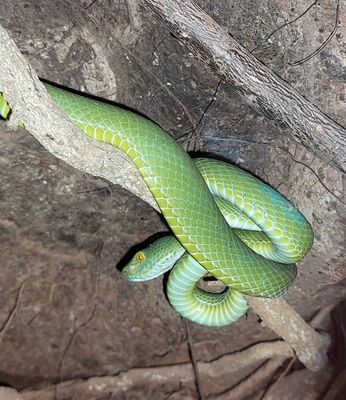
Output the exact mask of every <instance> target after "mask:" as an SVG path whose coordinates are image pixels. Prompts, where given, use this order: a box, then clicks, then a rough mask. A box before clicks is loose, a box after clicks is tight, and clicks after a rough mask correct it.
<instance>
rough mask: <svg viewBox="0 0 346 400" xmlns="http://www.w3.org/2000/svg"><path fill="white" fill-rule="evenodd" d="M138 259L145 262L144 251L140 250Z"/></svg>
mask: <svg viewBox="0 0 346 400" xmlns="http://www.w3.org/2000/svg"><path fill="white" fill-rule="evenodd" d="M136 260H137V261H138V262H143V261H144V260H145V254H144V253H143V252H142V251H139V252H138V253H137V254H136Z"/></svg>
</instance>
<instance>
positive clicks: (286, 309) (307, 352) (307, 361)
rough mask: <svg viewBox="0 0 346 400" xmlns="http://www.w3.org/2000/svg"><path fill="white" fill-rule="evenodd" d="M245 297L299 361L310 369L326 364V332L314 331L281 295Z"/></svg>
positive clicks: (314, 369)
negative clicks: (278, 296) (276, 297)
mask: <svg viewBox="0 0 346 400" xmlns="http://www.w3.org/2000/svg"><path fill="white" fill-rule="evenodd" d="M247 301H248V303H249V305H250V307H251V308H252V309H253V311H254V312H255V313H257V314H258V315H260V317H261V319H262V321H263V322H264V323H265V325H266V326H267V327H268V328H270V329H272V330H273V331H274V332H275V333H276V334H278V335H279V336H281V337H282V338H283V339H284V340H285V341H286V342H287V343H288V344H289V345H290V346H291V347H292V348H293V349H294V351H295V353H296V356H297V357H298V359H299V361H301V362H302V363H303V364H304V365H305V366H306V367H307V368H308V369H309V370H310V371H318V370H319V369H321V368H322V367H324V366H325V365H326V364H327V361H328V360H327V356H326V351H327V348H328V347H329V345H330V338H329V336H328V335H326V334H324V335H320V334H319V333H317V332H316V331H315V330H314V329H313V328H312V327H311V326H310V325H309V324H307V323H306V322H305V321H304V320H303V318H302V317H301V316H300V315H299V314H298V313H296V312H295V311H294V310H293V308H292V307H290V306H289V305H288V304H287V303H286V301H285V300H284V299H281V298H278V299H263V298H255V297H250V296H247Z"/></svg>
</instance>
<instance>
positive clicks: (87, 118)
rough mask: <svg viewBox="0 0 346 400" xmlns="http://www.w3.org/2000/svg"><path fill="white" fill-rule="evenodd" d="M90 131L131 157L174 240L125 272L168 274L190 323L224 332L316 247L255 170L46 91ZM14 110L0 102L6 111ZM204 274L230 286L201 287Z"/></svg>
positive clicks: (284, 283) (132, 276) (300, 220)
mask: <svg viewBox="0 0 346 400" xmlns="http://www.w3.org/2000/svg"><path fill="white" fill-rule="evenodd" d="M45 87H46V89H47V91H48V93H49V94H50V96H51V97H52V98H53V100H54V101H55V102H56V103H57V104H58V105H59V106H60V107H61V108H62V109H63V111H64V112H65V113H66V114H67V115H68V116H69V118H70V119H71V121H72V122H73V123H74V124H75V125H77V126H78V127H79V128H80V129H81V130H82V131H84V132H85V133H86V134H87V135H89V136H91V137H93V138H95V139H96V140H99V141H103V142H106V143H110V144H112V145H114V146H116V147H117V148H119V149H121V150H122V151H123V152H125V153H126V154H127V155H128V156H129V157H130V158H131V159H132V161H133V163H134V164H135V166H136V167H137V168H138V170H139V171H140V173H141V175H142V177H143V179H144V180H145V182H146V184H147V185H148V187H149V189H150V191H151V193H152V194H153V196H154V198H155V199H156V202H157V204H158V206H159V207H160V210H161V212H162V214H163V216H164V218H165V220H166V221H167V224H168V225H169V227H170V229H171V230H172V232H173V234H174V236H167V237H163V238H160V239H159V240H157V241H156V242H154V243H153V244H151V245H150V246H149V247H147V248H145V249H143V250H141V251H139V252H137V253H136V254H135V256H134V257H133V259H132V260H131V261H130V262H129V263H128V265H127V266H126V267H125V268H124V269H123V275H124V276H125V277H126V278H127V279H128V280H130V281H144V280H148V279H152V278H154V277H156V276H159V275H161V274H163V273H165V272H166V271H168V270H170V269H172V268H173V269H172V271H171V272H170V275H169V279H168V283H167V295H168V299H169V301H170V303H171V304H172V306H173V307H174V308H175V309H176V310H177V311H178V312H179V313H180V314H181V315H182V316H184V317H185V318H188V319H190V320H192V321H194V322H196V323H199V324H203V325H208V326H223V325H227V324H230V323H232V322H234V321H236V320H237V319H239V318H240V317H241V316H242V315H244V314H245V312H246V311H247V309H248V304H247V302H246V300H245V298H244V296H243V294H247V295H251V296H260V297H277V296H280V295H282V294H283V293H285V292H286V291H287V289H288V288H289V287H290V286H291V285H292V283H293V281H294V279H295V277H296V266H295V263H296V262H297V261H299V260H301V259H302V258H303V257H304V256H305V255H306V254H307V252H308V251H309V250H310V248H311V246H312V243H313V233H312V229H311V227H310V225H309V223H308V222H307V220H306V219H305V218H304V216H303V215H302V214H301V213H300V212H299V211H298V210H297V209H296V208H295V207H294V206H293V205H292V204H291V203H290V202H289V201H288V200H287V199H286V198H284V197H283V196H282V195H281V194H280V193H278V192H277V191H275V190H274V189H272V188H271V187H269V186H268V185H266V184H264V183H263V182H262V181H260V180H259V179H257V178H255V177H253V176H252V175H250V174H249V173H247V172H245V171H243V170H241V169H239V168H237V167H235V166H232V165H230V164H227V163H225V162H221V161H217V160H214V159H205V158H199V159H194V160H193V159H191V158H190V156H189V155H188V154H187V153H186V152H185V151H184V150H183V149H182V147H181V146H180V145H179V144H177V142H176V141H175V140H174V139H173V138H172V137H171V136H170V135H168V134H167V133H166V132H165V131H164V130H163V129H161V128H160V127H159V126H158V125H156V124H155V123H153V122H151V121H149V120H148V119H146V118H144V117H142V116H140V115H137V114H136V113H133V112H130V111H128V110H124V109H122V108H119V107H115V106H113V105H110V104H107V103H103V102H102V101H97V100H92V99H90V98H86V97H83V96H81V95H77V94H74V93H71V92H68V91H65V90H62V89H59V88H56V87H54V86H51V85H45ZM9 111H10V108H9V106H8V104H7V103H6V101H5V99H4V98H3V97H1V96H0V115H2V117H3V118H6V117H8V114H9ZM206 275H211V276H212V277H214V278H216V279H218V280H220V281H221V282H222V283H223V284H224V285H226V286H227V288H226V290H225V291H223V292H222V293H209V292H206V291H204V290H202V289H200V288H199V287H198V282H199V281H200V279H202V278H203V277H204V276H206Z"/></svg>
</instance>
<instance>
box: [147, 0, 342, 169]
mask: <svg viewBox="0 0 346 400" xmlns="http://www.w3.org/2000/svg"><path fill="white" fill-rule="evenodd" d="M144 4H145V5H146V6H147V7H148V8H149V9H150V10H152V12H153V13H154V14H155V15H156V16H157V17H158V18H159V19H161V20H163V21H164V24H165V25H166V26H167V28H168V29H169V30H170V31H171V32H172V33H173V34H174V35H175V36H177V37H178V38H179V39H180V40H181V41H183V42H184V43H185V44H186V46H187V47H188V48H189V49H190V50H191V51H192V52H193V53H194V54H195V55H196V56H197V57H198V58H199V59H200V60H201V61H202V62H203V63H204V64H206V65H207V66H208V67H210V68H211V69H213V70H214V71H216V73H217V74H219V75H220V76H221V77H222V78H223V79H225V80H226V81H227V82H228V83H230V84H231V85H232V86H233V88H234V89H235V90H236V91H237V92H238V93H239V95H240V96H241V97H242V98H243V99H244V100H245V101H246V102H247V103H248V104H250V105H251V106H252V107H253V108H255V109H256V110H257V111H259V112H261V113H262V114H263V115H265V116H266V117H268V118H270V119H272V120H274V122H276V123H277V124H279V125H280V126H281V128H282V132H283V133H285V134H290V135H291V136H292V137H293V138H294V139H295V140H296V141H297V142H299V143H301V144H303V145H304V146H305V147H306V148H307V149H309V150H310V151H312V152H313V153H315V154H316V155H317V156H318V157H320V158H321V159H323V160H324V161H325V162H326V163H328V164H330V165H332V166H333V167H334V168H336V169H338V170H340V171H342V172H344V173H345V172H346V129H345V128H343V127H342V126H340V125H338V124H337V123H336V122H335V121H333V120H332V119H331V118H329V117H328V116H327V115H325V114H323V113H322V112H321V111H320V110H319V109H318V108H317V107H315V106H314V105H313V104H311V103H310V102H309V101H308V100H306V99H305V98H304V97H303V96H301V95H300V94H299V93H298V92H297V91H296V90H295V89H294V88H292V87H291V86H290V85H289V84H288V83H287V82H285V81H284V80H283V79H281V78H280V77H278V76H277V75H275V74H274V73H273V72H272V71H271V70H270V69H269V68H267V67H266V66H265V65H264V64H262V63H261V62H260V61H258V60H257V59H256V58H255V57H254V56H253V55H252V54H251V53H250V52H249V51H247V50H246V49H245V48H244V47H242V46H241V45H240V44H239V43H238V42H237V41H236V40H234V39H233V38H232V37H231V36H230V35H229V34H228V33H227V32H226V31H225V30H224V29H223V28H222V27H220V26H219V25H218V24H217V23H216V22H215V21H214V20H213V19H212V18H211V17H210V16H209V15H208V14H206V13H205V12H204V11H203V10H202V9H201V8H200V7H199V6H197V5H196V4H194V3H193V2H192V1H190V0H176V1H171V0H144Z"/></svg>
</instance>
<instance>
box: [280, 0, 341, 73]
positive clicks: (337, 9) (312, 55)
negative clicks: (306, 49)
mask: <svg viewBox="0 0 346 400" xmlns="http://www.w3.org/2000/svg"><path fill="white" fill-rule="evenodd" d="M339 11H340V0H337V1H336V10H335V25H334V29H333V30H332V32H331V33H330V35H329V36H328V37H327V39H326V40H325V41H324V42H323V43H322V44H321V46H320V47H318V48H317V49H316V50H315V51H314V52H312V53H311V54H309V55H308V56H306V57H304V58H302V59H301V60H298V61H294V62H292V63H290V62H289V63H287V64H288V65H292V66H294V67H296V66H297V65H301V64H303V63H305V62H306V61H308V60H310V59H311V58H312V57H314V56H315V55H316V54H318V53H319V52H320V51H322V50H323V49H324V48H325V47H326V46H327V44H328V43H329V42H330V41H331V40H332V38H333V36H334V35H335V33H336V30H337V29H338V20H339Z"/></svg>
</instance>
